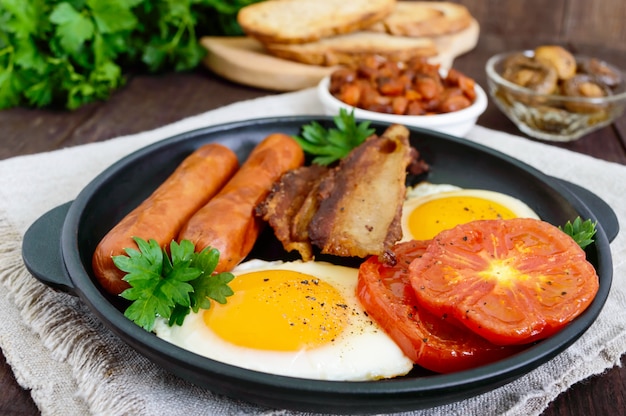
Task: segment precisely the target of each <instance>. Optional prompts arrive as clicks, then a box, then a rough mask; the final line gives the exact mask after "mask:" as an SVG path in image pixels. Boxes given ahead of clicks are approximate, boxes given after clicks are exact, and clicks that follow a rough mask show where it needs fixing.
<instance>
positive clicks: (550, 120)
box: [485, 50, 626, 142]
mask: <svg viewBox="0 0 626 416" xmlns="http://www.w3.org/2000/svg"><path fill="white" fill-rule="evenodd" d="M518 54H523V55H524V56H527V57H530V58H532V57H533V56H534V52H533V51H532V50H527V51H517V52H507V53H501V54H498V55H495V56H493V57H491V58H490V59H489V60H488V61H487V64H486V67H485V70H486V72H487V82H488V90H489V95H490V96H491V98H492V99H493V100H494V101H495V103H496V105H497V106H498V108H499V109H500V110H501V111H502V112H503V113H504V114H506V116H507V117H508V118H509V119H511V121H513V123H515V125H516V126H517V128H519V129H520V130H521V131H522V132H524V133H526V134H527V135H529V136H531V137H534V138H537V139H541V140H546V141H555V142H569V141H573V140H577V139H579V138H580V137H582V136H584V135H586V134H588V133H590V132H592V131H594V130H598V129H600V128H602V127H605V126H607V125H609V124H611V123H612V122H613V120H615V119H616V118H617V117H619V116H621V115H622V114H623V113H624V108H625V107H626V85H625V84H626V75H625V74H624V72H623V71H621V70H620V69H618V68H616V67H614V66H613V65H611V64H609V63H606V62H603V61H600V60H596V62H599V63H601V64H602V65H605V67H606V68H609V69H610V70H612V71H614V72H615V73H616V74H618V75H619V76H620V77H621V82H620V84H619V85H618V86H617V87H615V88H613V89H610V95H608V96H605V97H597V98H595V97H594V98H590V97H575V96H568V95H556V94H543V93H539V92H535V91H534V90H532V89H529V88H526V87H522V86H520V85H517V84H515V83H513V82H511V81H508V80H507V79H505V78H504V77H503V76H502V73H503V71H504V63H505V61H506V60H507V59H509V58H511V57H512V56H513V55H518ZM574 57H575V59H576V64H577V65H576V66H577V67H578V68H582V67H584V66H585V64H586V63H588V62H589V61H590V60H591V59H592V58H590V57H585V56H576V55H575V56H574Z"/></svg>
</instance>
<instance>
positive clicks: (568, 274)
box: [409, 218, 599, 345]
mask: <svg viewBox="0 0 626 416" xmlns="http://www.w3.org/2000/svg"><path fill="white" fill-rule="evenodd" d="M409 270H410V275H411V277H410V280H411V284H412V286H413V288H414V289H415V294H416V297H417V300H418V302H419V304H420V305H422V306H423V307H424V308H426V309H428V310H429V311H430V312H432V313H435V314H437V315H438V316H449V317H453V318H455V319H456V320H458V321H459V322H460V323H462V324H463V325H464V326H465V327H467V328H468V329H470V330H471V331H472V332H474V333H476V334H479V335H480V336H482V337H484V338H485V339H487V340H489V341H491V342H493V343H495V344H498V345H513V344H526V343H529V342H533V341H537V340H540V339H543V338H546V337H548V336H550V335H552V334H554V333H555V332H557V331H559V330H560V329H562V328H563V327H564V326H565V325H566V324H567V323H568V322H570V321H571V320H572V319H574V318H575V317H576V316H578V315H579V314H580V313H582V312H583V311H584V310H585V309H586V308H587V306H589V304H590V303H591V301H592V300H593V298H594V296H595V294H596V292H597V290H598V285H599V283H598V276H597V274H596V271H595V269H594V267H593V266H592V265H591V264H590V263H589V262H588V261H587V260H586V257H585V252H584V251H583V250H582V249H581V248H580V247H579V246H578V244H576V242H575V241H574V240H572V239H571V238H570V237H569V236H567V235H566V234H565V233H563V232H562V231H561V230H559V229H558V228H557V227H554V226H553V225H551V224H549V223H547V222H544V221H540V220H535V219H529V218H516V219H510V220H481V221H473V222H470V223H467V224H463V225H459V226H457V227H455V228H453V229H451V230H447V231H443V232H441V233H440V234H438V235H437V236H436V237H435V238H434V239H433V241H432V243H431V244H429V245H428V247H427V249H426V251H425V253H424V254H423V255H422V256H421V257H420V258H418V259H416V260H415V261H413V262H412V263H411V265H410V266H409Z"/></svg>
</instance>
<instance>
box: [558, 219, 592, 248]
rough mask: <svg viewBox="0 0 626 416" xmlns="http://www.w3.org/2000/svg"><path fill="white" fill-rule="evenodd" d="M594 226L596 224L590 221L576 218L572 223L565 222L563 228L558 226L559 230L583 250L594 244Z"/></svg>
mask: <svg viewBox="0 0 626 416" xmlns="http://www.w3.org/2000/svg"><path fill="white" fill-rule="evenodd" d="M596 225H597V222H593V221H591V220H590V219H587V220H585V221H583V220H582V219H581V218H580V217H576V219H575V220H574V222H573V223H572V222H570V221H567V222H566V223H565V225H564V226H563V227H560V226H559V229H560V230H561V231H563V232H564V233H565V234H567V235H569V236H570V237H572V239H573V240H574V241H576V243H577V244H578V245H579V246H580V247H581V248H585V247H587V246H588V245H589V244H591V243H593V242H594V239H593V236H594V235H595V234H596Z"/></svg>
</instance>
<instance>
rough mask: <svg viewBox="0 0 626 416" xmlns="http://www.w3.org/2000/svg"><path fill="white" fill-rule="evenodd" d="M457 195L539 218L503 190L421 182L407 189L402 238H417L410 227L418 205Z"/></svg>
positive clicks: (530, 209) (524, 216)
mask: <svg viewBox="0 0 626 416" xmlns="http://www.w3.org/2000/svg"><path fill="white" fill-rule="evenodd" d="M455 196H467V197H476V198H482V199H487V200H490V201H493V202H496V203H498V204H500V205H502V206H504V207H506V208H508V209H510V210H511V211H512V212H513V213H515V215H517V217H519V218H535V219H539V216H538V215H537V213H536V212H535V211H534V210H533V209H532V208H530V207H529V206H528V205H527V204H526V203H524V202H523V201H521V200H519V199H517V198H515V197H512V196H510V195H507V194H503V193H501V192H496V191H489V190H485V189H464V188H461V187H458V186H455V185H450V184H433V183H430V182H420V183H419V184H417V185H416V186H414V187H410V188H408V189H407V192H406V198H405V201H404V204H403V206H402V221H401V224H402V240H401V241H410V240H414V239H416V238H415V236H414V235H413V234H412V233H411V230H410V227H409V224H408V222H409V216H410V214H411V213H412V212H413V210H415V208H417V207H418V206H420V205H422V204H425V203H427V202H429V201H432V200H435V199H439V198H446V197H455Z"/></svg>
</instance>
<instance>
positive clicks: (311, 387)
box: [23, 117, 618, 413]
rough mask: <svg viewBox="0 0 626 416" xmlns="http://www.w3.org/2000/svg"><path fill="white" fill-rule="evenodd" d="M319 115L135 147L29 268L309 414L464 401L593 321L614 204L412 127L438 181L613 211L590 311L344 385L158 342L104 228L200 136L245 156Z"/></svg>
mask: <svg viewBox="0 0 626 416" xmlns="http://www.w3.org/2000/svg"><path fill="white" fill-rule="evenodd" d="M312 120H318V121H320V122H321V123H322V124H324V125H326V126H330V125H331V124H332V120H331V118H330V117H315V118H312V117H286V118H267V119H257V120H250V121H244V122H236V123H230V124H224V125H218V126H214V127H209V128H205V129H201V130H197V131H192V132H189V133H185V134H182V135H179V136H176V137H172V138H170V139H166V140H163V141H161V142H158V143H156V144H154V145H151V146H148V147H146V148H144V149H141V150H139V151H137V152H136V153H133V154H131V155H130V156H128V157H126V158H124V159H122V160H120V161H119V162H117V163H115V164H113V165H112V166H111V167H110V168H108V169H106V170H105V171H104V172H103V173H102V174H100V175H99V176H98V177H97V178H95V179H94V180H93V181H92V182H91V183H90V184H89V185H87V186H86V187H85V189H84V190H83V191H82V192H81V193H80V194H79V195H78V197H77V198H76V199H75V200H74V201H73V202H68V203H67V204H65V205H62V206H60V207H58V208H56V209H53V210H52V211H50V212H48V213H47V214H45V215H44V216H42V217H41V218H40V219H39V220H38V221H37V222H35V223H34V224H33V225H32V227H31V228H30V229H29V230H28V232H27V233H26V235H25V238H24V245H23V257H24V261H25V264H26V266H27V267H28V269H29V270H30V271H31V273H32V274H33V275H34V276H35V277H36V278H37V279H39V280H41V281H42V282H44V283H46V284H48V285H49V286H52V287H55V288H58V289H61V290H64V291H68V292H70V293H73V294H75V295H76V296H78V297H79V298H80V299H81V300H82V301H83V302H85V304H86V305H87V306H88V307H89V309H90V310H91V311H92V312H93V313H94V314H95V315H96V316H97V317H98V318H99V319H101V320H102V322H103V323H104V324H105V325H106V327H108V328H109V329H110V330H111V331H113V332H114V333H115V334H117V336H119V338H120V339H122V340H123V341H125V342H127V343H128V344H129V345H131V346H132V347H133V348H135V349H136V350H137V351H138V352H139V353H141V354H143V355H144V356H146V357H147V358H148V359H150V360H152V361H153V362H155V363H156V364H158V365H160V366H162V367H164V368H165V369H167V370H170V371H172V372H173V373H175V374H177V375H179V376H181V377H183V378H185V379H187V380H190V381H191V382H193V383H196V384H198V385H200V386H204V387H206V388H208V389H210V390H211V391H214V392H216V393H221V394H225V395H228V396H231V397H234V398H238V399H243V400H247V401H250V402H254V403H257V404H260V405H263V406H269V407H277V408H288V409H295V410H302V411H319V412H334V413H378V412H397V411H406V410H413V409H422V408H429V407H434V406H437V405H441V404H445V403H451V402H454V401H458V400H462V399H464V398H468V397H471V396H474V395H477V394H480V393H483V392H486V391H489V390H491V389H494V388H496V387H499V386H502V385H504V384H506V383H509V382H511V381H513V380H515V379H517V378H518V377H520V376H522V375H523V374H525V373H527V372H529V371H530V370H532V369H534V368H536V367H538V366H539V365H541V364H542V363H544V362H546V361H548V360H550V359H551V358H553V357H554V356H556V355H557V354H559V353H560V352H561V351H563V350H564V349H566V348H567V347H568V346H570V345H571V344H572V343H573V342H574V341H575V340H576V339H578V338H579V337H580V336H581V335H582V334H583V333H584V332H585V331H586V330H587V328H588V327H589V326H590V325H591V324H592V323H593V322H594V320H595V319H596V317H597V316H598V314H599V313H600V310H601V309H602V306H603V304H604V302H605V300H606V298H607V295H608V293H609V289H610V286H611V279H612V271H613V269H612V263H611V255H610V250H609V238H607V233H606V232H605V231H606V229H609V230H610V231H611V235H612V236H613V237H614V235H615V233H617V230H618V224H617V221H616V219H615V217H614V214H613V212H612V210H611V209H610V207H608V206H607V205H606V204H604V203H603V201H602V200H600V199H599V198H597V197H595V195H593V194H591V193H590V192H589V191H585V190H584V189H583V190H582V191H580V190H577V189H576V187H569V186H568V184H566V183H563V182H560V181H557V180H556V179H554V178H551V177H548V176H546V175H544V174H542V173H541V172H539V171H538V170H536V169H534V168H532V167H530V166H528V165H526V164H524V163H522V162H520V161H518V160H515V159H513V158H511V157H508V156H506V155H504V154H502V153H499V152H496V151H494V150H491V149H489V148H486V147H483V146H480V145H477V144H473V143H470V142H467V141H465V140H463V139H459V138H454V137H451V136H448V135H445V134H440V133H435V132H432V131H428V130H422V129H417V128H412V129H411V142H412V144H413V146H415V147H416V148H417V149H418V150H419V151H420V152H421V154H422V156H423V157H424V158H425V159H426V161H427V162H428V163H429V164H430V165H431V171H430V173H429V174H428V177H427V179H428V180H429V181H431V182H434V183H449V184H454V185H458V186H461V187H464V188H483V189H491V190H495V191H500V192H504V193H507V194H510V195H512V196H514V197H517V198H519V199H521V200H523V201H525V202H526V203H527V204H528V205H530V207H531V208H533V209H534V210H535V211H536V212H537V214H538V215H539V216H540V217H541V218H542V219H544V220H546V221H548V222H551V223H553V224H556V225H560V224H564V223H565V222H566V221H568V220H573V219H574V218H576V217H577V216H581V217H583V218H584V219H586V218H590V219H592V220H596V221H597V220H598V217H596V214H598V215H600V214H602V217H601V218H600V226H599V227H598V232H597V235H596V240H595V243H594V244H592V245H591V246H589V247H588V248H587V250H586V252H587V256H588V258H589V259H590V261H591V262H592V263H593V264H594V266H595V267H596V270H597V271H598V275H599V277H600V289H599V292H598V294H597V296H596V298H595V300H594V301H593V303H592V304H591V305H590V306H589V308H588V309H587V310H586V311H585V312H584V313H583V314H582V315H581V316H579V317H578V318H577V319H576V320H574V321H573V322H571V323H570V324H569V325H568V326H567V327H566V328H565V329H563V330H562V331H560V332H559V333H557V334H556V335H554V336H552V337H550V338H549V339H546V340H543V341H541V342H538V343H537V344H535V345H533V346H530V347H529V348H528V349H526V350H524V351H523V352H521V353H519V354H517V355H515V356H512V357H510V358H507V359H504V360H502V361H499V362H496V363H493V364H490V365H485V366H482V367H479V368H476V369H473V370H468V371H462V372H458V373H454V374H447V375H440V374H434V373H430V372H427V371H425V370H422V369H419V368H415V370H414V371H412V372H411V373H410V374H409V375H407V376H404V377H399V378H396V379H392V380H381V381H371V382H333V381H319V380H306V379H298V378H290V377H284V376H276V375H272V374H265V373H260V372H255V371H250V370H246V369H242V368H238V367H235V366H232V365H227V364H223V363H220V362H217V361H213V360H210V359H207V358H203V357H200V356H198V355H196V354H193V353H191V352H188V351H186V350H183V349H181V348H179V347H176V346H174V345H171V344H169V343H167V342H166V341H163V340H161V339H158V338H157V337H156V336H155V335H153V334H152V333H148V332H146V331H144V330H142V329H140V328H139V327H138V326H136V325H135V324H134V323H132V322H131V321H129V320H128V319H126V318H125V317H124V316H123V312H122V311H123V308H124V306H125V304H124V303H123V302H122V301H121V300H120V299H118V298H114V297H112V296H110V295H108V294H106V293H104V292H103V291H102V290H101V289H100V287H99V285H98V284H97V283H96V280H95V278H94V276H93V273H92V271H91V267H90V264H91V256H92V253H93V251H94V249H95V247H96V244H97V243H98V242H99V240H100V239H101V238H102V237H103V236H104V234H105V233H106V232H107V231H108V230H109V229H110V228H111V227H113V225H114V224H116V223H117V222H118V221H119V220H120V219H121V218H122V217H123V216H124V215H125V214H126V213H127V212H128V211H130V210H131V209H132V208H134V207H135V206H136V205H138V204H139V203H140V201H142V200H143V199H144V198H146V197H147V196H148V195H149V194H150V193H151V192H152V191H153V190H154V189H155V188H156V187H157V186H158V185H159V184H160V183H161V182H162V181H163V180H164V179H165V178H166V177H167V176H168V175H169V174H170V173H171V172H172V171H173V170H174V168H175V167H176V166H177V165H178V164H179V163H180V162H181V161H182V160H183V159H184V158H185V157H186V156H187V155H188V154H189V153H190V152H191V151H193V150H194V149H195V148H197V147H199V146H200V145H201V144H203V143H206V142H208V141H217V142H221V143H223V144H225V145H227V146H229V147H230V148H232V149H234V150H235V151H236V152H237V154H238V156H239V157H240V158H241V159H242V160H243V159H244V158H245V157H246V155H247V154H248V153H249V151H250V150H251V149H252V148H253V147H254V146H255V144H256V143H257V142H259V141H260V140H261V139H263V138H264V137H265V136H267V135H268V134H270V133H273V132H283V133H287V134H292V135H296V134H299V133H300V129H301V127H302V125H304V124H306V123H309V122H310V121H312ZM372 126H373V127H375V128H376V129H377V131H378V133H381V132H382V131H383V130H384V128H385V127H386V125H385V124H382V123H372ZM412 179H413V180H416V179H417V178H412ZM584 201H585V202H589V205H587V203H585V202H584ZM590 206H591V208H590ZM224 221H228V218H224ZM605 227H606V228H605ZM260 239H261V243H262V244H257V246H256V248H255V250H254V251H253V253H252V254H251V255H252V256H256V257H271V256H277V257H280V256H284V255H285V254H284V253H283V252H282V251H281V249H280V248H279V246H278V245H277V244H278V243H277V242H276V241H275V240H274V239H273V237H272V235H271V233H269V232H268V233H265V234H263V235H262V236H261V237H260Z"/></svg>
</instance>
